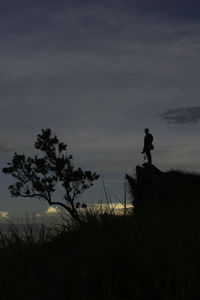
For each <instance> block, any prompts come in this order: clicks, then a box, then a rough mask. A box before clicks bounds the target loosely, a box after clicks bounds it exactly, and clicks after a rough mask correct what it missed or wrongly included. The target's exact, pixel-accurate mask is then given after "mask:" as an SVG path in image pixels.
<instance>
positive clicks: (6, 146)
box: [0, 143, 16, 153]
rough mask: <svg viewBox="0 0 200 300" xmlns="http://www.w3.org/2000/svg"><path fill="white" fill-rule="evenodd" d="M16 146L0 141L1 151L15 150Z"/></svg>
mask: <svg viewBox="0 0 200 300" xmlns="http://www.w3.org/2000/svg"><path fill="white" fill-rule="evenodd" d="M15 150H16V148H15V147H14V146H13V145H12V144H11V143H0V153H8V152H12V151H15Z"/></svg>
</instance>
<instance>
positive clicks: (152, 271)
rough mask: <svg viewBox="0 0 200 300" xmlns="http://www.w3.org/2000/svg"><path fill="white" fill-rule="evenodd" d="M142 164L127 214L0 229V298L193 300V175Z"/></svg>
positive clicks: (198, 245)
mask: <svg viewBox="0 0 200 300" xmlns="http://www.w3.org/2000/svg"><path fill="white" fill-rule="evenodd" d="M139 168H141V167H139ZM147 168H148V167H147ZM147 168H146V167H145V169H144V168H141V169H142V170H141V169H138V170H137V174H138V176H140V179H139V178H138V177H137V178H136V179H135V184H136V185H137V184H139V185H140V187H139V188H138V189H140V188H141V187H142V186H143V191H144V189H146V191H144V193H143V194H140V197H141V195H142V196H143V197H144V198H143V202H142V203H141V206H140V204H139V203H137V205H136V207H137V209H136V210H135V212H134V213H133V214H129V215H123V216H119V215H115V214H109V213H108V212H109V210H108V211H107V212H106V213H101V214H100V213H97V212H95V211H93V212H90V211H88V210H86V214H85V215H82V216H81V217H80V222H71V223H66V222H63V223H62V224H59V225H58V226H54V227H52V228H48V227H46V226H44V225H43V226H41V227H40V228H39V229H37V231H36V230H35V229H34V228H32V227H31V226H30V225H29V227H27V228H28V230H26V232H25V233H24V234H22V233H21V232H19V230H17V229H16V228H15V227H13V226H11V227H10V230H9V232H8V233H1V235H0V259H1V268H0V288H1V296H2V297H1V299H16V300H18V299H20V300H23V299H24V300H25V299H27V298H28V299H30V300H32V299H34V300H35V299H59V300H62V299H70V300H73V299H74V300H79V299H81V300H83V299H85V300H86V299H101V300H102V299H113V300H116V299H120V300H121V299H131V300H132V299H137V300H149V299H154V300H158V299H159V300H168V299H170V300H188V299H192V300H199V298H200V285H199V282H200V233H199V228H200V218H199V209H200V201H199V199H200V197H199V196H200V188H199V186H200V175H198V174H190V173H187V172H186V173H182V172H178V171H171V172H167V173H162V172H161V171H160V170H158V169H156V168H155V169H154V166H151V168H153V169H151V170H150V169H147ZM144 173H145V175H144ZM142 174H143V175H142ZM159 174H160V175H159ZM138 192H139V193H140V192H141V190H140V191H139V190H138ZM147 195H148V196H149V198H148V197H147ZM140 199H141V201H142V198H140Z"/></svg>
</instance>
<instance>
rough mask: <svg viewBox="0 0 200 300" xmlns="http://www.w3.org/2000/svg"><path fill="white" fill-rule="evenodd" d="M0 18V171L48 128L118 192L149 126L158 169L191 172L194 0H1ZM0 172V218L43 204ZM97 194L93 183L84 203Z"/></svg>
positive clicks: (199, 13) (196, 147) (196, 82)
mask: <svg viewBox="0 0 200 300" xmlns="http://www.w3.org/2000/svg"><path fill="white" fill-rule="evenodd" d="M0 20H1V21H0V22H1V26H0V40H1V46H0V95H1V100H0V132H1V139H0V167H1V169H2V168H3V167H5V166H6V164H7V162H8V161H10V160H11V159H12V157H13V154H14V152H15V151H16V152H17V153H19V154H20V153H23V154H26V155H31V154H32V153H33V145H34V141H35V139H36V135H37V134H38V133H40V131H41V129H42V128H51V129H52V131H53V133H55V134H56V135H57V136H58V137H59V139H60V140H61V141H63V142H65V143H66V144H67V145H68V152H69V153H71V154H72V155H73V156H74V165H75V166H77V167H79V166H80V167H82V168H83V169H85V170H91V171H95V172H97V173H98V174H100V175H101V176H102V178H103V179H104V181H105V184H106V186H107V187H108V188H109V190H110V192H112V193H114V194H116V195H117V197H119V198H120V199H121V198H122V196H123V183H124V175H125V173H126V172H128V173H129V174H133V173H134V172H135V166H136V165H137V164H142V163H143V162H144V160H143V156H142V155H141V151H142V146H143V138H144V128H146V127H148V128H150V132H151V133H152V134H153V136H154V146H155V150H154V152H153V163H154V164H155V165H156V166H157V167H159V168H160V169H161V170H164V171H166V170H169V169H180V170H188V171H197V172H199V171H200V100H199V95H200V2H199V1H194V0H191V1H188V0H187V1H186V0H173V1H170V0H168V1H167V0H164V1H163V0H157V1H156V0H135V1H134V0H130V1H129V0H123V1H119V0H101V1H100V0H99V1H97V0H92V1H89V0H79V1H76V0H65V1H60V0H57V1H55V0H54V1H53V0H48V1H47V0H18V1H16V0H6V1H4V0H3V1H1V2H0ZM0 179H1V181H0V194H1V198H0V216H10V217H12V216H22V215H24V214H25V213H26V212H28V213H30V214H38V213H40V214H43V213H45V212H46V211H47V209H48V206H47V205H46V204H45V203H42V202H41V201H39V200H37V199H20V198H11V197H10V195H9V191H8V185H9V184H11V182H12V178H11V177H10V176H9V175H5V174H3V173H2V172H1V174H0ZM58 196H59V195H58ZM103 197H104V192H103V188H102V183H101V180H99V181H98V182H97V183H96V184H95V186H94V187H93V188H92V189H91V190H90V191H88V192H86V193H85V195H84V196H83V200H84V201H86V202H87V203H91V202H92V203H97V202H99V201H100V200H101V199H102V198H103ZM113 201H117V200H116V198H114V197H113Z"/></svg>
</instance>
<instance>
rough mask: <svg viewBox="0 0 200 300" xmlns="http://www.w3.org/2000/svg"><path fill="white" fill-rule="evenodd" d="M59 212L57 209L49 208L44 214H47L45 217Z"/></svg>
mask: <svg viewBox="0 0 200 300" xmlns="http://www.w3.org/2000/svg"><path fill="white" fill-rule="evenodd" d="M59 211H60V210H59V208H57V207H53V206H50V207H49V208H48V209H47V210H46V212H45V214H47V215H52V214H57V213H58V212H59Z"/></svg>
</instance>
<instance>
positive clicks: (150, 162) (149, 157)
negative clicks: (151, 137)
mask: <svg viewBox="0 0 200 300" xmlns="http://www.w3.org/2000/svg"><path fill="white" fill-rule="evenodd" d="M146 156H147V160H148V164H149V165H151V164H152V157H151V150H148V151H146Z"/></svg>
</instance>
